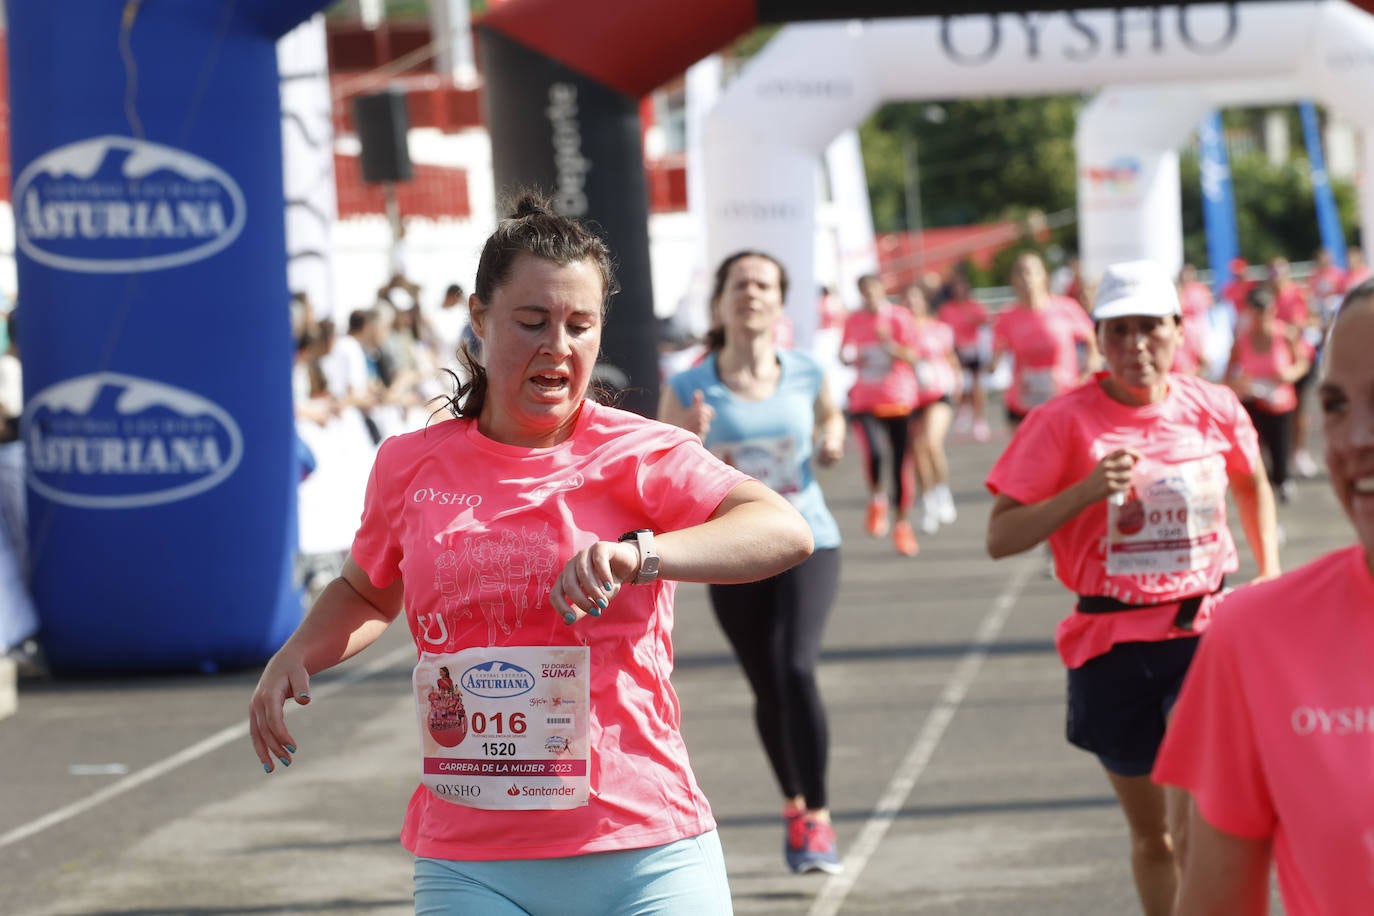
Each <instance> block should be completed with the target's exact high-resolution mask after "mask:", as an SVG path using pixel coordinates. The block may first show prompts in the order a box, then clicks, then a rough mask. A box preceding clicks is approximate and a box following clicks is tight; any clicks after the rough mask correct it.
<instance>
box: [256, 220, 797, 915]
mask: <svg viewBox="0 0 1374 916" xmlns="http://www.w3.org/2000/svg"><path fill="white" fill-rule="evenodd" d="M614 291H615V284H614V278H613V276H612V272H611V255H610V252H609V250H608V249H607V247H606V245H605V243H604V242H603V241H602V240H601V239H600V238H598V237H597V236H596V235H594V234H593V233H591V232H590V231H589V230H587V229H586V227H584V226H583V225H582V224H580V223H578V222H577V221H576V220H572V219H569V218H566V217H563V216H559V215H557V214H555V213H554V212H553V210H552V208H551V206H550V204H549V203H548V202H547V201H545V200H542V199H539V198H535V197H531V196H528V195H527V196H525V197H524V198H522V199H521V200H520V201H519V202H518V203H517V205H516V209H515V215H514V216H513V217H512V218H510V219H506V220H502V221H501V222H500V224H499V225H498V226H497V228H496V231H495V232H494V233H493V234H492V235H491V237H490V238H489V239H488V240H487V243H486V245H485V246H484V248H483V250H482V254H481V258H480V260H479V262H478V266H477V279H476V284H475V290H474V293H473V295H472V298H471V312H472V325H473V329H474V331H475V332H476V334H477V335H478V337H479V338H480V339H481V341H482V349H483V356H484V359H483V363H482V364H481V365H477V364H475V363H474V364H471V365H470V366H469V367H468V368H469V371H470V373H471V375H470V376H469V379H468V381H466V382H465V383H463V384H462V385H461V386H460V387H459V389H458V391H457V393H456V394H455V395H454V397H453V399H452V401H451V404H450V412H451V413H452V414H453V416H452V418H450V419H446V420H444V421H442V422H439V423H431V424H430V425H429V426H428V427H426V428H425V429H421V430H418V431H415V432H412V433H407V434H404V435H399V436H393V437H391V438H389V439H387V440H385V441H384V442H383V443H382V446H381V448H380V450H379V451H378V453H377V456H376V461H375V464H374V465H373V469H372V476H371V478H370V480H369V481H368V487H367V495H366V498H365V502H364V508H363V515H362V522H361V524H360V526H359V529H358V532H357V535H356V536H355V537H354V540H353V548H352V551H351V552H350V555H349V558H348V559H347V561H346V562H345V564H344V568H343V571H342V573H341V574H340V576H339V578H337V579H336V580H334V581H333V582H332V583H331V584H330V585H329V586H328V587H327V588H326V589H325V590H324V591H323V592H322V593H321V595H320V597H319V598H318V599H317V600H316V602H315V604H314V606H313V607H312V608H311V610H310V613H309V614H308V615H307V616H306V618H305V620H304V621H303V622H302V623H301V625H300V626H299V627H298V628H297V630H296V632H295V633H294V634H292V636H291V638H290V639H288V640H287V642H286V644H285V645H284V646H283V647H282V648H281V649H280V650H279V651H278V652H277V653H276V655H274V656H273V657H272V659H271V661H269V662H268V663H267V667H266V670H265V671H264V672H263V674H262V677H261V679H260V680H259V682H258V687H257V689H256V691H254V693H253V698H252V701H251V703H250V707H249V712H250V717H249V725H250V734H251V738H252V743H253V748H254V750H255V752H256V754H257V757H258V759H259V760H260V761H261V762H262V765H263V768H264V769H265V770H266V771H268V772H271V771H272V770H273V769H274V768H275V763H276V762H280V764H281V765H282V766H288V765H290V763H291V761H292V759H293V758H294V756H295V755H296V750H297V742H296V740H295V738H293V736H292V734H291V731H290V730H289V729H288V728H287V726H286V723H285V721H284V719H283V715H282V712H283V710H282V707H283V704H284V703H285V702H286V701H287V700H288V699H294V700H295V702H297V703H306V702H309V699H310V679H311V677H312V676H313V675H314V674H316V673H317V672H319V671H322V670H324V669H326V668H329V667H331V666H333V665H336V664H338V663H339V662H342V661H344V660H345V659H347V658H349V657H350V656H352V655H355V654H356V653H358V652H360V651H362V650H363V649H364V648H366V647H367V646H368V645H370V644H371V643H372V642H374V641H375V640H376V639H377V638H378V637H379V636H380V635H381V634H382V632H383V631H384V630H385V629H386V627H387V626H388V625H389V624H390V623H391V622H392V621H394V620H395V619H397V618H398V617H402V616H403V617H404V619H405V622H406V624H407V626H408V628H409V630H410V634H411V636H412V638H413V639H414V641H415V646H416V651H417V656H418V661H417V664H416V666H415V671H414V695H415V705H416V714H417V719H418V720H419V725H420V739H421V753H422V758H423V760H422V762H421V767H420V774H421V775H420V785H419V786H418V787H417V788H416V790H415V792H414V794H413V795H412V796H411V799H410V804H409V806H408V807H407V810H406V817H405V822H404V825H403V827H402V829H401V842H402V844H403V845H404V846H405V847H406V848H407V849H408V850H410V852H412V853H413V854H414V855H415V911H416V913H417V914H449V913H480V914H483V916H487V914H498V913H499V914H511V916H520V914H558V916H568V914H583V916H604V914H614V913H648V912H653V913H656V914H671V916H696V914H701V913H707V914H728V913H730V912H731V902H730V890H729V885H728V883H727V880H726V872H725V862H724V856H723V854H722V851H721V847H720V841H719V838H718V837H717V835H716V829H715V827H716V824H715V820H714V818H713V816H712V814H711V808H710V805H709V804H708V803H707V801H706V798H705V796H704V795H703V794H702V792H701V789H700V788H699V787H698V786H697V783H696V779H695V777H694V776H693V774H692V769H691V766H690V765H689V763H688V760H687V751H686V747H685V745H684V743H683V739H682V734H681V730H680V713H679V703H678V699H677V695H676V693H675V692H674V690H673V687H672V685H671V683H670V681H669V675H670V674H671V672H672V668H673V650H672V639H671V631H672V623H673V611H674V608H673V596H674V590H675V582H677V581H683V582H725V583H740V582H752V581H755V580H757V579H762V578H767V577H769V576H773V575H777V574H778V573H780V572H782V571H783V570H786V569H788V568H790V567H792V566H795V565H796V564H797V563H800V562H801V561H803V560H805V559H806V558H807V557H808V556H810V554H811V549H812V539H811V531H810V528H809V526H808V525H807V523H806V520H805V519H804V518H802V516H801V514H800V513H799V512H797V510H796V509H794V508H793V507H792V506H791V504H789V503H788V501H787V500H786V499H784V498H783V497H782V496H779V495H778V494H777V493H775V492H774V491H773V490H771V489H769V488H768V487H767V486H764V485H763V484H761V483H759V482H758V481H755V480H751V479H749V477H748V476H746V475H745V474H743V473H741V472H740V471H738V470H736V469H734V468H731V467H728V466H726V465H725V464H723V463H722V462H721V461H720V460H719V459H717V458H715V457H714V456H713V455H711V454H710V453H709V452H708V451H707V450H706V449H705V447H704V446H703V445H702V444H701V442H700V440H699V439H697V437H696V436H693V435H691V434H689V433H687V432H685V431H683V430H680V429H676V428H674V427H672V426H669V425H667V424H665V423H659V422H657V421H654V420H648V419H645V418H643V417H640V416H637V415H635V414H632V413H628V412H626V411H622V410H617V409H614V408H612V407H608V406H605V405H602V404H599V403H597V402H595V401H593V400H591V399H589V398H587V396H586V395H587V391H588V388H589V386H590V385H591V382H592V376H593V372H594V369H595V366H596V357H597V353H598V352H599V350H600V348H601V334H602V328H603V326H604V323H605V317H606V310H607V306H608V303H609V300H610V297H611V295H612V293H613V292H614ZM440 563H456V564H457V565H458V566H459V568H460V569H461V570H462V571H463V573H464V575H462V576H461V577H460V580H459V581H460V582H462V583H464V584H465V586H466V588H465V589H464V590H463V591H462V592H461V593H460V594H457V595H454V594H450V593H445V592H443V591H442V590H441V589H440V587H439V583H438V582H436V579H438V577H436V576H435V574H434V570H435V568H436V566H437V565H439V564H440ZM545 568H548V569H550V570H557V572H556V573H552V574H550V575H549V576H547V577H545V576H543V575H542V574H541V573H540V572H538V571H539V570H542V569H545ZM519 570H524V571H525V572H524V573H523V574H522V573H520V572H519ZM535 584H537V588H538V591H537V592H536V606H535V607H533V608H530V610H529V612H527V613H524V616H523V618H522V617H521V610H522V608H523V602H524V601H525V600H526V598H527V596H528V595H529V593H530V589H531V586H532V585H535ZM490 606H494V607H495V609H496V612H497V613H499V614H501V615H502V620H503V621H506V622H509V623H510V625H508V626H503V627H502V631H501V633H500V634H497V633H496V631H495V628H489V627H488V626H487V624H486V623H485V621H484V620H483V615H482V614H479V613H475V611H477V610H485V609H487V608H488V607H490ZM443 668H448V669H449V671H450V672H451V673H452V674H454V675H456V678H455V684H454V687H455V693H454V695H453V697H445V696H444V695H442V694H441V693H440V692H439V690H438V689H436V688H435V687H434V686H433V685H434V684H435V683H436V681H437V679H438V678H439V677H441V676H442V675H441V669H443ZM431 692H432V693H433V697H431ZM458 692H461V694H462V697H463V705H462V707H461V720H462V721H461V726H460V725H459V721H458V720H459V716H458V712H459V711H460V710H459V709H458V708H455V707H456V706H457V704H456V703H451V702H450V701H451V700H452V699H453V698H456V697H457V695H458Z"/></svg>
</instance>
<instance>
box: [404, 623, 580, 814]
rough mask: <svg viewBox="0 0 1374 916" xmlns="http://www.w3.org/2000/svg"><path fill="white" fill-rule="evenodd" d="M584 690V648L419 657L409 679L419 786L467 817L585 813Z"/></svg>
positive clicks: (491, 649) (513, 648) (496, 650)
mask: <svg viewBox="0 0 1374 916" xmlns="http://www.w3.org/2000/svg"><path fill="white" fill-rule="evenodd" d="M590 683H591V677H590V656H589V652H588V650H587V648H586V647H585V646H542V647H541V646H506V647H500V646H494V647H489V648H488V647H481V648H472V649H464V650H463V651H461V652H456V653H453V654H446V655H431V654H428V653H427V654H425V655H423V656H422V657H421V658H420V661H419V662H418V663H417V664H416V666H415V674H414V687H415V707H416V711H417V713H418V715H419V720H420V738H421V746H422V750H423V766H422V771H421V781H422V782H424V784H425V786H427V787H428V788H429V791H430V792H432V793H433V794H434V795H435V796H437V797H438V798H440V799H442V800H444V801H447V802H452V803H453V804H457V805H466V806H468V807H470V808H487V809H492V810H530V809H535V810H549V809H556V808H577V807H580V806H582V805H585V804H587V797H588V794H589V789H590V780H589V778H588V760H589V753H588V739H587V735H588V725H587V723H588V714H589V709H588V706H589V701H590V698H591V693H590Z"/></svg>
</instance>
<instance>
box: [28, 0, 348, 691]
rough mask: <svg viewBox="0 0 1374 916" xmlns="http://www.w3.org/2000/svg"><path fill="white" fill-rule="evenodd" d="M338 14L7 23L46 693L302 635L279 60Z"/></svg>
mask: <svg viewBox="0 0 1374 916" xmlns="http://www.w3.org/2000/svg"><path fill="white" fill-rule="evenodd" d="M327 2H328V0H235V2H218V3H215V2H181V3H154V2H143V3H140V2H137V0H130V2H124V3H115V2H110V0H43V2H31V3H11V4H9V5H8V14H9V15H8V19H9V66H10V94H11V136H12V161H13V166H14V174H15V178H14V186H13V201H14V213H15V223H16V238H17V247H18V251H17V252H16V256H17V260H18V273H19V303H20V304H19V315H20V318H19V343H20V349H21V356H22V359H23V362H24V388H25V414H24V418H23V424H22V432H23V437H24V444H25V454H26V458H27V461H28V488H29V493H28V495H29V534H30V553H31V556H32V558H33V563H34V567H33V585H32V587H33V594H34V598H35V600H36V603H37V604H38V608H39V616H40V621H41V626H42V630H41V635H42V638H43V642H44V647H45V650H46V652H47V654H48V660H49V662H50V664H51V666H52V669H53V670H54V672H56V673H58V674H62V675H84V674H101V673H135V672H154V671H172V670H196V669H200V670H205V671H211V670H215V669H218V668H223V667H235V666H242V665H253V664H258V663H261V661H263V660H264V659H265V658H266V657H267V656H268V655H270V654H271V652H272V651H274V650H275V649H276V647H277V646H279V645H280V644H281V642H282V641H283V640H284V639H285V638H286V636H287V635H288V634H289V633H290V632H291V630H292V629H293V628H294V627H295V625H296V624H297V623H298V622H299V621H300V616H301V605H300V598H299V596H298V593H297V591H296V589H295V588H294V585H293V560H294V556H295V548H296V536H295V503H296V496H295V492H296V484H297V477H298V474H299V470H298V464H297V461H296V458H295V436H294V423H293V416H292V404H291V385H290V374H291V360H292V345H291V340H290V332H289V324H288V320H287V316H288V310H287V295H288V290H287V272H286V238H285V219H284V213H283V210H284V197H283V185H282V131H281V124H280V117H281V106H280V98H279V93H280V85H279V80H278V68H277V40H278V38H280V37H281V36H282V35H284V34H286V33H287V32H288V31H290V30H291V29H292V28H293V27H294V26H295V25H297V24H298V23H300V22H302V21H304V20H306V19H307V18H309V17H310V16H311V15H312V14H313V13H315V12H317V11H318V10H320V9H322V8H323V7H324V6H326V5H327Z"/></svg>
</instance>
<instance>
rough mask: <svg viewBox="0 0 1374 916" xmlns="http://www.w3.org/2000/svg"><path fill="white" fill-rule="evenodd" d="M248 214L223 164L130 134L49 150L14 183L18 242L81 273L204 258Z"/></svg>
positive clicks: (33, 254)
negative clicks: (136, 137) (138, 138)
mask: <svg viewBox="0 0 1374 916" xmlns="http://www.w3.org/2000/svg"><path fill="white" fill-rule="evenodd" d="M246 220H247V209H246V206H245V204H244V197H243V190H242V189H241V188H240V187H239V186H238V183H237V182H235V181H234V179H233V178H231V177H230V176H229V173H228V172H226V171H224V170H223V169H221V168H220V167H219V166H217V165H215V164H214V163H212V162H208V161H206V160H204V159H201V158H200V157H199V156H195V155H192V154H191V153H188V152H185V151H183V150H179V149H177V148H175V147H171V146H163V145H162V144H159V143H149V142H148V141H146V140H136V139H134V138H132V137H120V136H114V135H110V136H104V137H93V138H91V139H89V140H80V141H78V142H76V143H69V144H67V145H66V146H60V147H58V148H57V149H53V150H49V151H48V152H46V153H44V154H43V155H41V156H39V157H38V158H37V159H35V160H33V161H32V162H30V163H29V164H28V166H26V167H25V169H24V170H23V171H22V172H20V173H19V177H18V179H16V181H15V183H14V223H15V231H16V236H17V240H18V244H19V248H20V250H21V251H23V252H24V254H26V255H28V256H29V257H30V258H33V259H34V260H35V261H38V262H39V263H41V264H46V265H48V266H49V267H57V268H60V269H62V270H70V271H76V272H80V273H133V272H137V271H149V270H165V269H167V268H169V267H180V266H182V265H184V264H190V263H192V262H195V261H200V260H203V259H204V258H208V257H210V256H212V255H215V254H218V253H219V252H221V251H223V250H224V249H225V248H227V247H228V246H229V245H231V244H232V243H233V241H234V240H235V239H237V238H238V237H239V235H240V234H241V233H242V232H243V226H244V223H245V221H246Z"/></svg>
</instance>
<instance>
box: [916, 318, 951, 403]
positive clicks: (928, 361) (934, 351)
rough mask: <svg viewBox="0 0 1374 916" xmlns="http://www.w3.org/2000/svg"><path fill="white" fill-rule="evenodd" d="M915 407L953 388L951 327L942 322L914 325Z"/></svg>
mask: <svg viewBox="0 0 1374 916" xmlns="http://www.w3.org/2000/svg"><path fill="white" fill-rule="evenodd" d="M915 350H916V365H915V369H916V388H917V391H916V406H917V407H924V406H925V405H926V404H930V403H932V402H934V401H938V400H940V398H942V397H944V396H945V395H947V394H949V393H950V392H952V391H953V390H954V366H953V365H951V364H950V357H951V356H953V355H954V330H953V329H952V328H951V327H950V326H949V325H947V324H945V323H944V322H943V321H936V320H935V319H933V318H932V319H927V320H926V321H922V322H919V323H918V324H917V325H916V346H915Z"/></svg>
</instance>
